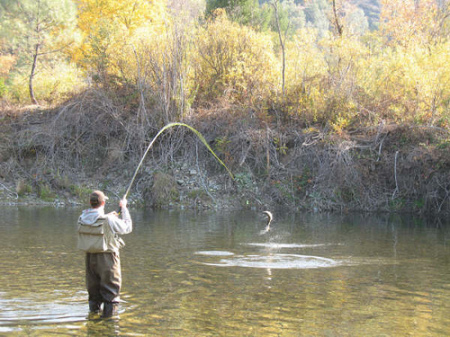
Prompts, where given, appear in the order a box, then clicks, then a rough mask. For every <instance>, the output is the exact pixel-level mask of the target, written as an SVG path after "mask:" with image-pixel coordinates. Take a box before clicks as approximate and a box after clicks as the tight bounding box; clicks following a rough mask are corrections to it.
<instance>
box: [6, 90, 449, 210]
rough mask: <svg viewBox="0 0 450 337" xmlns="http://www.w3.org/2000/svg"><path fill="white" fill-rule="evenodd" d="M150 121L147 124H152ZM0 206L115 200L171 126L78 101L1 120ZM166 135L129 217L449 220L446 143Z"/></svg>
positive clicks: (267, 124) (284, 134)
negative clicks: (182, 211)
mask: <svg viewBox="0 0 450 337" xmlns="http://www.w3.org/2000/svg"><path fill="white" fill-rule="evenodd" d="M150 116H151V115H150ZM0 121H1V123H0V138H1V139H0V144H1V146H0V201H1V203H3V204H5V203H6V204H20V203H25V204H29V203H49V204H56V205H67V204H85V201H86V200H87V195H88V194H89V193H90V191H91V190H92V189H94V188H95V189H96V188H100V189H103V190H105V191H106V192H107V193H109V194H110V195H111V197H114V198H115V197H117V198H119V197H120V196H122V195H123V193H124V192H125V190H126V188H127V187H128V185H129V183H130V179H131V177H132V176H133V173H134V171H135V169H136V167H137V164H138V163H139V161H140V159H141V157H142V155H143V153H144V151H145V149H146V148H147V146H148V144H149V143H150V141H151V140H152V139H153V137H154V136H155V135H156V133H157V132H158V131H159V130H160V129H161V127H163V126H164V125H165V124H167V123H168V122H169V121H164V120H156V119H152V118H151V117H148V116H146V117H145V118H144V117H143V116H142V115H139V114H133V113H131V112H129V111H126V110H123V109H119V108H117V107H116V106H115V105H114V104H113V103H112V102H111V101H108V100H105V99H104V98H103V97H98V96H96V95H95V94H92V93H91V94H90V96H86V95H85V96H83V97H77V98H74V99H73V100H71V101H69V102H67V103H66V104H65V105H63V106H61V107H58V108H55V109H52V110H43V109H41V108H39V107H29V108H26V109H25V108H24V109H21V110H20V111H19V110H3V111H2V112H1V115H0ZM180 121H182V122H184V123H187V124H189V125H191V126H193V127H194V128H196V129H197V130H198V131H199V132H201V134H202V135H203V136H204V137H205V139H206V140H207V142H208V144H209V145H210V146H211V148H212V149H213V150H214V151H215V152H216V153H217V155H218V156H219V157H220V158H221V159H222V160H223V161H224V162H225V164H226V165H227V166H228V167H229V169H230V170H231V171H232V172H233V174H234V179H232V178H231V177H230V176H229V175H228V173H227V172H226V170H225V169H224V168H223V167H222V166H221V165H220V164H219V163H218V162H217V160H216V159H215V158H214V157H213V156H212V155H211V153H210V152H209V151H208V150H207V149H206V147H205V146H204V145H203V144H202V143H201V142H200V141H199V139H198V137H197V136H196V135H195V134H193V133H192V132H191V131H190V130H188V129H187V128H183V127H174V128H171V129H169V130H167V132H165V133H164V134H163V135H162V136H161V137H160V139H158V141H157V142H156V143H155V145H154V147H153V148H152V149H151V151H150V152H149V154H148V156H147V158H146V160H145V162H144V165H143V167H142V168H141V170H140V171H139V173H138V176H137V178H136V181H135V183H134V184H133V186H132V189H131V193H130V195H129V197H128V198H129V200H130V202H131V203H132V204H134V205H136V206H148V207H181V208H192V207H196V208H243V207H244V208H245V207H249V208H250V207H253V208H261V209H262V208H267V207H276V206H283V207H289V208H290V209H292V210H307V211H310V210H311V211H389V212H396V211H401V212H413V213H420V214H432V215H445V214H448V213H450V200H449V193H450V179H449V178H450V156H449V145H450V140H449V139H450V138H449V134H448V132H447V131H446V130H444V129H440V128H434V127H417V126H411V125H393V124H389V123H387V122H384V121H381V122H380V123H378V124H377V125H376V126H372V127H371V126H365V127H363V126H358V127H355V128H353V129H351V130H347V131H346V132H345V133H343V134H341V135H336V134H333V133H332V132H330V131H329V130H328V128H327V126H326V125H325V126H323V125H322V126H320V125H309V126H305V125H301V124H298V123H295V122H293V121H284V122H283V121H279V120H277V119H276V118H275V117H270V116H261V115H257V114H253V113H252V112H251V111H250V112H249V111H233V110H232V109H230V110H229V111H208V112H207V113H206V112H204V113H197V114H193V115H191V116H187V117H184V118H181V119H180Z"/></svg>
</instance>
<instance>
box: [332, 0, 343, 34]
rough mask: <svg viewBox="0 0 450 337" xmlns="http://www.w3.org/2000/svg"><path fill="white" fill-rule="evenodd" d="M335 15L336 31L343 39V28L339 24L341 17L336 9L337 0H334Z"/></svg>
mask: <svg viewBox="0 0 450 337" xmlns="http://www.w3.org/2000/svg"><path fill="white" fill-rule="evenodd" d="M333 14H334V24H335V25H336V30H337V32H338V34H339V36H340V37H342V29H343V26H342V25H341V24H340V22H339V16H338V13H337V9H336V0H333Z"/></svg>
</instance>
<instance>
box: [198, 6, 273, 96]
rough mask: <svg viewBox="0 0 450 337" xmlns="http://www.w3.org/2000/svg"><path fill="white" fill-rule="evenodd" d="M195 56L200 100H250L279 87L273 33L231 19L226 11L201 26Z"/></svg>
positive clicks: (268, 93) (218, 13) (218, 12)
mask: <svg viewBox="0 0 450 337" xmlns="http://www.w3.org/2000/svg"><path fill="white" fill-rule="evenodd" d="M192 57H193V59H192V65H193V67H194V69H195V70H194V74H193V76H194V77H193V81H194V82H195V83H197V85H198V99H211V98H212V99H214V98H218V97H223V96H225V97H228V98H230V99H231V100H234V99H236V100H239V101H241V102H251V101H252V100H255V101H258V100H260V99H261V98H267V97H269V96H270V94H271V93H272V92H273V91H275V90H277V89H278V83H279V78H278V77H279V76H278V74H279V67H280V66H279V60H277V58H276V57H275V55H274V52H273V45H272V42H271V39H270V36H269V35H267V34H264V33H258V32H256V31H255V30H254V29H252V28H249V27H246V26H241V25H239V24H238V23H236V22H232V21H230V20H229V19H228V18H227V16H226V14H225V11H217V12H216V15H215V18H214V19H212V20H211V21H209V22H208V23H207V25H205V26H204V27H201V28H200V29H199V32H198V35H197V36H196V38H195V52H194V54H193V55H192Z"/></svg>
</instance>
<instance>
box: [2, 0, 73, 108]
mask: <svg viewBox="0 0 450 337" xmlns="http://www.w3.org/2000/svg"><path fill="white" fill-rule="evenodd" d="M0 17H1V21H0V22H1V24H0V25H1V26H0V36H2V37H3V38H4V40H5V41H6V42H5V45H4V48H6V49H7V51H8V52H9V53H11V54H13V55H16V56H17V57H18V60H17V66H18V68H19V69H20V70H21V69H28V70H27V72H28V74H29V75H28V89H29V95H30V99H31V101H32V102H33V103H34V104H37V103H38V102H37V99H36V97H35V94H34V89H33V79H34V77H35V74H36V71H37V68H38V61H39V60H40V59H41V58H42V59H43V60H45V61H46V62H51V61H52V56H53V57H55V58H56V56H55V55H57V54H58V53H59V52H61V51H62V50H64V49H65V47H67V46H68V45H69V44H70V43H71V41H70V36H71V34H70V31H71V30H72V29H73V28H74V27H75V19H76V7H75V4H74V3H73V1H71V0H21V1H12V0H0Z"/></svg>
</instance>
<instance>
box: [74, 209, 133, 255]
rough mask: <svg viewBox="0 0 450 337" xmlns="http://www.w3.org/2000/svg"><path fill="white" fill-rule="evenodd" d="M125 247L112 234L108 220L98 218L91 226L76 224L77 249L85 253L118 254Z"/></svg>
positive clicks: (120, 240) (121, 241) (119, 239)
mask: <svg viewBox="0 0 450 337" xmlns="http://www.w3.org/2000/svg"><path fill="white" fill-rule="evenodd" d="M123 246H125V243H124V242H123V240H122V238H120V237H119V235H117V234H116V233H114V232H113V231H112V229H111V227H110V225H109V223H108V218H106V217H105V218H101V217H100V218H98V219H97V221H96V222H95V223H93V224H92V225H86V224H82V223H80V222H78V245H77V247H78V249H80V250H83V251H85V252H86V253H106V252H118V251H119V249H120V248H122V247H123Z"/></svg>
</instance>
